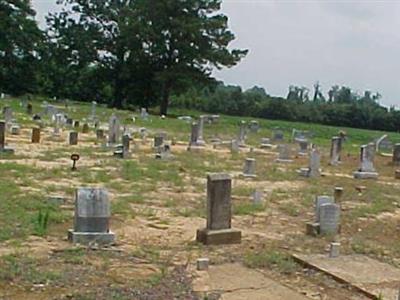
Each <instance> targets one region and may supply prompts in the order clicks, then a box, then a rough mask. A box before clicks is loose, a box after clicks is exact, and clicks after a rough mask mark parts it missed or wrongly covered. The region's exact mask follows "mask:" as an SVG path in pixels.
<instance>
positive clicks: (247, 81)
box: [32, 0, 400, 107]
mask: <svg viewBox="0 0 400 300" xmlns="http://www.w3.org/2000/svg"><path fill="white" fill-rule="evenodd" d="M32 3H33V7H34V8H35V10H36V11H37V19H38V21H39V23H40V24H41V26H44V25H43V24H44V21H43V20H44V16H45V15H46V14H47V13H48V12H49V11H54V10H56V9H57V5H56V4H55V0H32ZM222 12H223V13H224V14H226V15H227V16H228V18H229V27H230V29H231V30H232V31H233V32H234V33H235V35H236V40H235V41H234V42H232V44H231V46H232V47H233V48H242V49H248V50H249V53H248V55H247V56H246V57H245V58H244V59H243V60H242V61H241V62H240V63H239V64H238V65H237V66H235V67H233V68H230V69H224V70H222V71H216V72H214V75H215V76H216V77H217V78H218V79H220V80H223V81H224V82H225V83H226V84H233V85H240V86H242V88H243V89H247V88H250V87H253V86H254V85H257V86H261V87H264V88H265V90H266V91H267V93H268V94H270V95H274V96H286V95H287V91H288V87H289V85H299V86H306V87H308V88H310V89H312V87H313V85H314V83H315V82H317V81H318V82H319V83H320V85H321V87H322V91H323V92H324V93H327V91H328V90H329V88H330V87H331V86H332V85H335V84H337V85H346V86H349V87H351V88H353V89H354V90H355V91H358V92H360V93H361V92H363V91H364V90H370V91H372V92H379V93H380V94H382V99H381V101H380V102H381V104H384V105H396V106H398V107H400V80H399V77H400V1H397V0H386V1H385V0H374V1H373V0H336V1H330V0H223V5H222Z"/></svg>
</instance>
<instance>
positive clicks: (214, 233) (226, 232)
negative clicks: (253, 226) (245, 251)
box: [196, 228, 242, 245]
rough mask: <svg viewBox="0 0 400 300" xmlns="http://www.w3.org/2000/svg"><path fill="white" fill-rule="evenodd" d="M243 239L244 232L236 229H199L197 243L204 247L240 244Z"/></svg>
mask: <svg viewBox="0 0 400 300" xmlns="http://www.w3.org/2000/svg"><path fill="white" fill-rule="evenodd" d="M241 239H242V232H241V231H239V230H235V229H220V230H209V229H206V228H204V229H198V230H197V235H196V241H198V242H199V243H203V244H204V245H221V244H239V243H240V242H241Z"/></svg>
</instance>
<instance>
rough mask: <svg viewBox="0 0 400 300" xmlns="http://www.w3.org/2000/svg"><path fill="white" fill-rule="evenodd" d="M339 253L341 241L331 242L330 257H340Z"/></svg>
mask: <svg viewBox="0 0 400 300" xmlns="http://www.w3.org/2000/svg"><path fill="white" fill-rule="evenodd" d="M339 254H340V243H337V242H333V243H331V244H330V248H329V257H330V258H335V257H339Z"/></svg>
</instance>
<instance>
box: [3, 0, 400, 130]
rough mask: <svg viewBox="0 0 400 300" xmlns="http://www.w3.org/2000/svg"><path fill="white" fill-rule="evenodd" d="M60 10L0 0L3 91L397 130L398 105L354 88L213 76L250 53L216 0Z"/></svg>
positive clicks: (157, 0)
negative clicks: (42, 15) (269, 88)
mask: <svg viewBox="0 0 400 300" xmlns="http://www.w3.org/2000/svg"><path fill="white" fill-rule="evenodd" d="M57 3H58V5H59V6H60V10H59V12H57V13H50V14H48V16H47V17H46V23H47V26H46V29H44V30H41V29H40V28H39V27H38V24H37V22H36V21H35V19H34V17H35V11H34V10H33V9H32V6H31V3H30V1H29V0H0V92H3V93H7V94H11V95H16V96H19V95H23V94H27V93H30V94H41V95H45V96H49V97H57V98H69V99H74V100H80V101H93V100H95V101H97V102H99V103H106V104H108V105H109V106H110V107H117V108H128V109H129V108H134V107H146V108H150V107H158V108H159V112H160V114H164V115H166V114H167V112H168V107H170V106H171V105H172V106H175V107H183V108H189V109H199V110H202V111H207V112H212V113H225V114H230V115H239V116H253V117H262V118H270V119H282V120H290V121H301V122H314V123H322V124H329V125H340V126H351V127H362V128H370V129H382V130H394V131H397V130H398V128H399V126H400V113H399V112H397V111H396V110H395V109H394V108H386V107H383V106H381V105H379V103H378V100H379V99H380V95H379V94H377V93H375V94H373V93H371V92H368V91H367V92H365V93H364V94H362V95H359V94H357V93H355V92H354V91H352V89H351V88H349V87H339V86H334V87H332V88H331V89H330V90H329V91H328V92H327V93H326V94H325V95H324V93H323V91H322V90H321V87H320V85H319V84H318V83H317V84H315V86H314V90H313V91H312V92H310V90H308V89H307V88H305V87H298V86H290V87H289V92H288V94H287V96H286V98H283V97H274V96H271V95H268V94H267V93H266V92H265V90H264V89H262V88H259V87H254V88H252V89H249V90H246V91H242V89H241V88H240V87H236V86H226V85H224V84H223V83H221V82H217V81H216V80H215V78H213V77H212V71H213V70H214V69H221V68H223V67H232V66H235V65H236V64H238V63H239V62H240V61H241V60H242V59H243V58H244V57H245V56H246V54H247V52H248V51H247V50H245V49H234V48H233V49H232V48H231V47H230V44H231V42H232V41H233V40H234V39H235V35H234V33H233V32H232V31H231V30H230V29H229V28H228V17H227V16H226V15H224V14H223V13H222V12H221V0H182V1H176V0H117V1H116V0H102V1H95V0H57Z"/></svg>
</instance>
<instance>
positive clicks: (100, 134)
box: [96, 129, 104, 140]
mask: <svg viewBox="0 0 400 300" xmlns="http://www.w3.org/2000/svg"><path fill="white" fill-rule="evenodd" d="M96 138H97V140H104V130H103V129H97V130H96Z"/></svg>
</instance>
